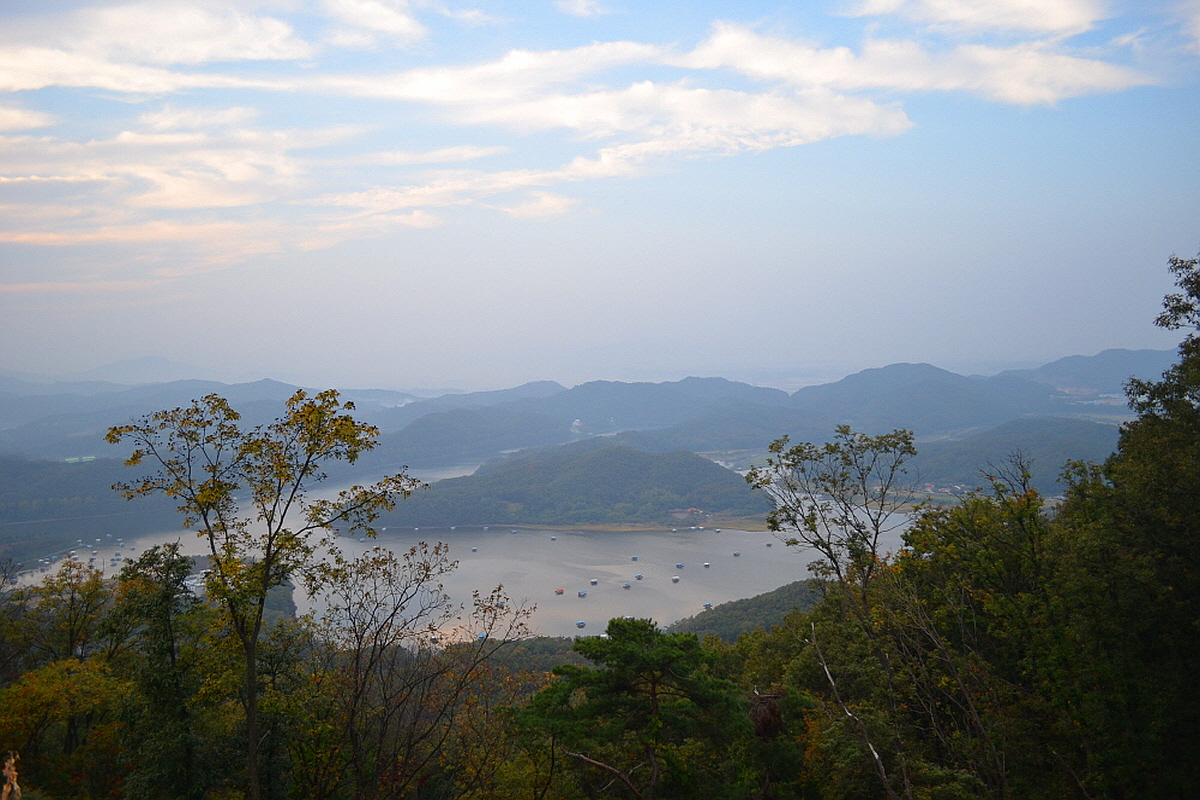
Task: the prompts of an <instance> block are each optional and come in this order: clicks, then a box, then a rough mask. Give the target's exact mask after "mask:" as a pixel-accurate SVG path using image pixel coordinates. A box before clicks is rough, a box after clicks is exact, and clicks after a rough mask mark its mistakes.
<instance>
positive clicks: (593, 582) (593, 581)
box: [592, 578, 600, 586]
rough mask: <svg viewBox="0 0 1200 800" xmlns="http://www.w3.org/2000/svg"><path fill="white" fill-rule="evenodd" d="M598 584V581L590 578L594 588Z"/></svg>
mask: <svg viewBox="0 0 1200 800" xmlns="http://www.w3.org/2000/svg"><path fill="white" fill-rule="evenodd" d="M599 582H600V581H598V580H596V579H595V578H592V586H595V585H596V584H597V583H599Z"/></svg>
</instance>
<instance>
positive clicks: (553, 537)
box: [550, 536, 558, 542]
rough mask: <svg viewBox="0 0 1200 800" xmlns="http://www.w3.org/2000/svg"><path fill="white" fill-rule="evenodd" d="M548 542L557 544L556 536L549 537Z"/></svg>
mask: <svg viewBox="0 0 1200 800" xmlns="http://www.w3.org/2000/svg"><path fill="white" fill-rule="evenodd" d="M550 541H552V542H557V541H558V537H557V536H551V537H550Z"/></svg>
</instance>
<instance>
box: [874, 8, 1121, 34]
mask: <svg viewBox="0 0 1200 800" xmlns="http://www.w3.org/2000/svg"><path fill="white" fill-rule="evenodd" d="M854 13H855V14H857V15H858V16H881V15H885V14H897V15H900V16H902V17H905V18H907V19H911V20H915V21H917V22H927V23H931V24H934V25H940V26H945V27H952V28H960V29H964V30H968V31H977V30H986V29H994V30H1002V31H1024V32H1027V33H1039V34H1048V33H1053V34H1075V33H1081V32H1083V31H1086V30H1089V29H1090V28H1091V27H1092V26H1093V25H1095V23H1097V22H1099V21H1100V20H1102V19H1104V18H1105V17H1106V16H1107V9H1106V3H1105V2H1103V0H864V2H862V3H860V4H859V5H858V6H857V8H856V9H855V11H854Z"/></svg>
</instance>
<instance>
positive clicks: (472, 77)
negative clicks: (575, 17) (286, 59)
mask: <svg viewBox="0 0 1200 800" xmlns="http://www.w3.org/2000/svg"><path fill="white" fill-rule="evenodd" d="M665 52H666V50H665V48H662V47H660V46H657V45H647V44H639V43H637V42H598V43H595V44H589V45H584V46H582V47H576V48H571V49H568V50H546V51H541V52H536V51H531V50H511V51H509V52H508V53H506V54H505V55H504V56H502V57H501V58H499V59H496V60H494V61H488V62H484V63H481V64H473V65H470V66H454V67H432V68H428V69H414V70H408V71H406V72H401V73H395V74H391V75H341V76H331V77H326V78H319V79H316V80H315V81H314V82H312V83H311V84H310V85H309V87H308V88H310V89H311V90H324V91H328V92H333V93H336V94H348V95H352V96H356V97H373V98H377V99H392V100H407V101H416V102H428V103H436V104H439V105H461V106H466V105H471V104H474V103H477V102H481V101H504V100H510V99H513V98H517V97H527V96H531V95H534V94H536V93H539V92H542V91H545V90H546V89H547V87H550V86H555V85H561V84H567V83H571V82H573V81H576V80H579V79H580V78H582V77H584V76H588V75H594V74H596V73H599V72H602V71H604V70H607V69H612V68H614V67H623V66H629V65H632V64H645V63H647V62H650V63H653V62H656V61H658V60H659V58H660V57H661V56H662V55H663V54H665Z"/></svg>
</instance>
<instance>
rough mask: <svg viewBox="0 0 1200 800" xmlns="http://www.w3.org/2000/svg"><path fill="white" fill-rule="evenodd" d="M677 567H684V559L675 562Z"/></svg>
mask: <svg viewBox="0 0 1200 800" xmlns="http://www.w3.org/2000/svg"><path fill="white" fill-rule="evenodd" d="M675 569H683V562H682V561H676V562H675Z"/></svg>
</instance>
